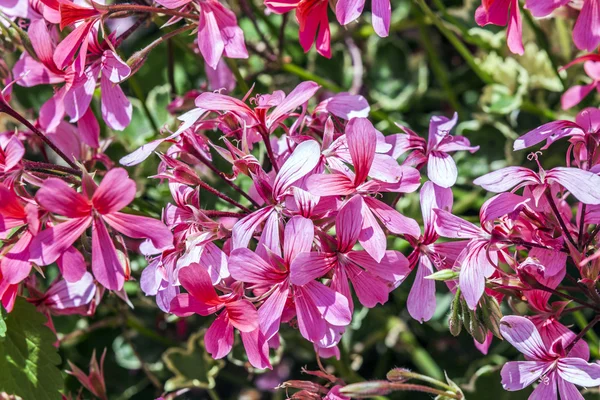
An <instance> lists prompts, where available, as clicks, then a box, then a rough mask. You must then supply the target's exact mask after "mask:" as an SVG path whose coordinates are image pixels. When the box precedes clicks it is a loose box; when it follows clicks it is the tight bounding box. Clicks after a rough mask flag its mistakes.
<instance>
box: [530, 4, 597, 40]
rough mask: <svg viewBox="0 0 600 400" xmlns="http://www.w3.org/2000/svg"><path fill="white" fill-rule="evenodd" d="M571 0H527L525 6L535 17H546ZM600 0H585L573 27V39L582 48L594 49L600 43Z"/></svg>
mask: <svg viewBox="0 0 600 400" xmlns="http://www.w3.org/2000/svg"><path fill="white" fill-rule="evenodd" d="M568 3H569V0H555V1H548V0H526V1H525V8H527V9H528V10H529V11H531V14H532V15H533V16H534V17H537V18H541V17H546V16H548V15H549V14H550V13H552V12H553V11H554V10H556V9H557V8H559V7H562V6H565V5H567V4H568ZM598 15H600V1H599V0H583V7H582V8H581V11H580V12H579V17H578V18H577V21H576V22H575V26H574V27H573V41H574V42H575V45H576V46H577V48H578V49H580V50H587V51H594V50H596V48H597V47H598V44H600V18H598Z"/></svg>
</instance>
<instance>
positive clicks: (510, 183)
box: [473, 167, 600, 204]
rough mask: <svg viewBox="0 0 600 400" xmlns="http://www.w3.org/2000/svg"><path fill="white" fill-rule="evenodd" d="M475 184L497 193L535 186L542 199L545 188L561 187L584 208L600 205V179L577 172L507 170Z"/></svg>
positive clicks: (596, 176) (495, 173)
mask: <svg viewBox="0 0 600 400" xmlns="http://www.w3.org/2000/svg"><path fill="white" fill-rule="evenodd" d="M473 183H474V184H476V185H479V186H481V187H483V188H484V189H485V190H488V191H490V192H495V193H501V192H506V191H508V190H510V189H512V188H514V187H515V186H517V189H518V188H520V187H523V186H529V185H535V188H534V189H533V192H534V195H535V196H536V197H538V198H539V196H541V195H542V194H543V193H544V191H545V190H546V188H547V187H548V186H549V185H552V184H553V183H558V184H559V185H561V186H562V187H564V188H565V189H567V190H568V191H569V192H571V194H572V195H573V196H574V197H575V198H576V199H577V200H579V201H580V202H582V203H584V204H600V176H598V175H596V174H595V173H593V172H590V171H585V170H581V169H578V168H565V167H556V168H552V169H551V170H549V171H545V170H544V169H541V167H540V173H539V174H536V173H535V172H533V171H532V170H530V169H529V168H525V167H506V168H502V169H499V170H497V171H494V172H490V173H489V174H486V175H483V176H480V177H479V178H477V179H475V180H474V181H473Z"/></svg>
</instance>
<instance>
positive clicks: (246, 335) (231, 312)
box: [170, 263, 271, 368]
mask: <svg viewBox="0 0 600 400" xmlns="http://www.w3.org/2000/svg"><path fill="white" fill-rule="evenodd" d="M179 281H180V282H181V285H182V286H183V287H184V288H185V289H186V290H187V293H181V294H178V295H177V296H176V297H175V298H174V299H173V300H172V301H171V307H170V308H171V312H172V313H174V314H175V315H178V316H189V315H192V314H200V315H203V316H208V315H211V314H214V313H216V312H219V311H221V313H220V314H219V316H218V317H217V319H216V320H215V321H214V322H213V323H212V325H211V326H210V328H208V331H206V335H205V336H204V343H205V345H206V351H208V352H209V353H210V354H211V355H212V357H213V358H215V359H219V358H223V357H225V356H226V355H227V354H229V352H230V351H231V349H232V347H233V339H234V337H233V329H234V328H236V329H237V330H238V331H240V335H241V337H242V342H243V343H244V348H245V349H246V353H247V354H248V360H249V361H250V363H251V364H252V365H253V366H255V367H256V368H271V364H270V363H269V358H268V344H267V342H266V340H265V338H264V336H263V335H262V333H261V332H260V330H259V329H258V326H259V321H258V320H259V317H258V313H257V311H256V308H255V307H254V305H253V304H252V303H251V302H250V301H248V300H246V299H244V298H242V297H241V293H240V292H241V287H240V286H237V288H234V290H233V291H232V292H231V293H229V294H226V295H223V296H219V295H217V292H216V291H215V289H214V287H213V285H212V282H211V280H210V277H209V276H208V273H207V272H206V270H205V269H204V268H203V267H201V266H200V265H199V264H197V263H194V264H191V265H189V266H188V267H185V268H182V269H181V271H180V272H179Z"/></svg>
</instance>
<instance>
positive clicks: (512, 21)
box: [475, 0, 546, 55]
mask: <svg viewBox="0 0 600 400" xmlns="http://www.w3.org/2000/svg"><path fill="white" fill-rule="evenodd" d="M541 1H546V0H541ZM528 4H529V3H528ZM475 21H476V22H477V24H478V25H479V26H485V25H488V24H492V25H498V26H506V25H508V27H507V30H506V42H507V44H508V49H509V50H510V51H512V52H513V53H515V54H520V55H522V54H523V53H524V52H525V49H524V48H523V38H522V36H523V21H522V20H521V11H520V10H519V1H518V0H482V2H481V5H480V6H479V7H478V8H477V11H475Z"/></svg>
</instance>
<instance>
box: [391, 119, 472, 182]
mask: <svg viewBox="0 0 600 400" xmlns="http://www.w3.org/2000/svg"><path fill="white" fill-rule="evenodd" d="M457 119H458V115H457V114H456V113H455V114H454V116H453V117H452V119H448V118H446V117H440V116H433V117H431V120H430V121H429V137H428V139H427V142H425V140H424V139H423V138H421V137H420V136H419V135H417V134H416V133H415V132H414V131H413V130H411V129H409V128H406V127H403V126H400V128H401V129H402V130H403V131H404V132H406V133H405V134H401V133H400V134H396V135H391V136H387V137H386V138H385V140H386V142H388V143H390V144H392V149H391V150H390V152H389V154H390V155H391V156H392V157H393V158H395V159H397V158H398V157H400V156H401V155H402V154H404V153H405V152H406V151H408V150H414V151H413V152H412V153H411V154H410V155H409V156H408V158H407V160H406V161H405V162H404V164H405V165H413V166H415V167H416V168H417V169H420V168H421V167H422V166H423V165H424V164H427V177H428V178H429V179H430V180H431V181H432V182H433V183H435V184H436V185H438V186H441V187H444V188H449V187H451V186H454V184H455V183H456V178H457V177H458V170H457V168H456V163H455V162H454V159H453V158H452V156H451V155H450V154H449V153H450V152H454V151H462V150H467V151H469V152H471V153H474V152H476V151H477V150H479V146H471V143H470V142H469V139H467V138H465V137H464V136H452V135H450V131H451V130H452V128H454V126H455V125H456V121H457Z"/></svg>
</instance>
